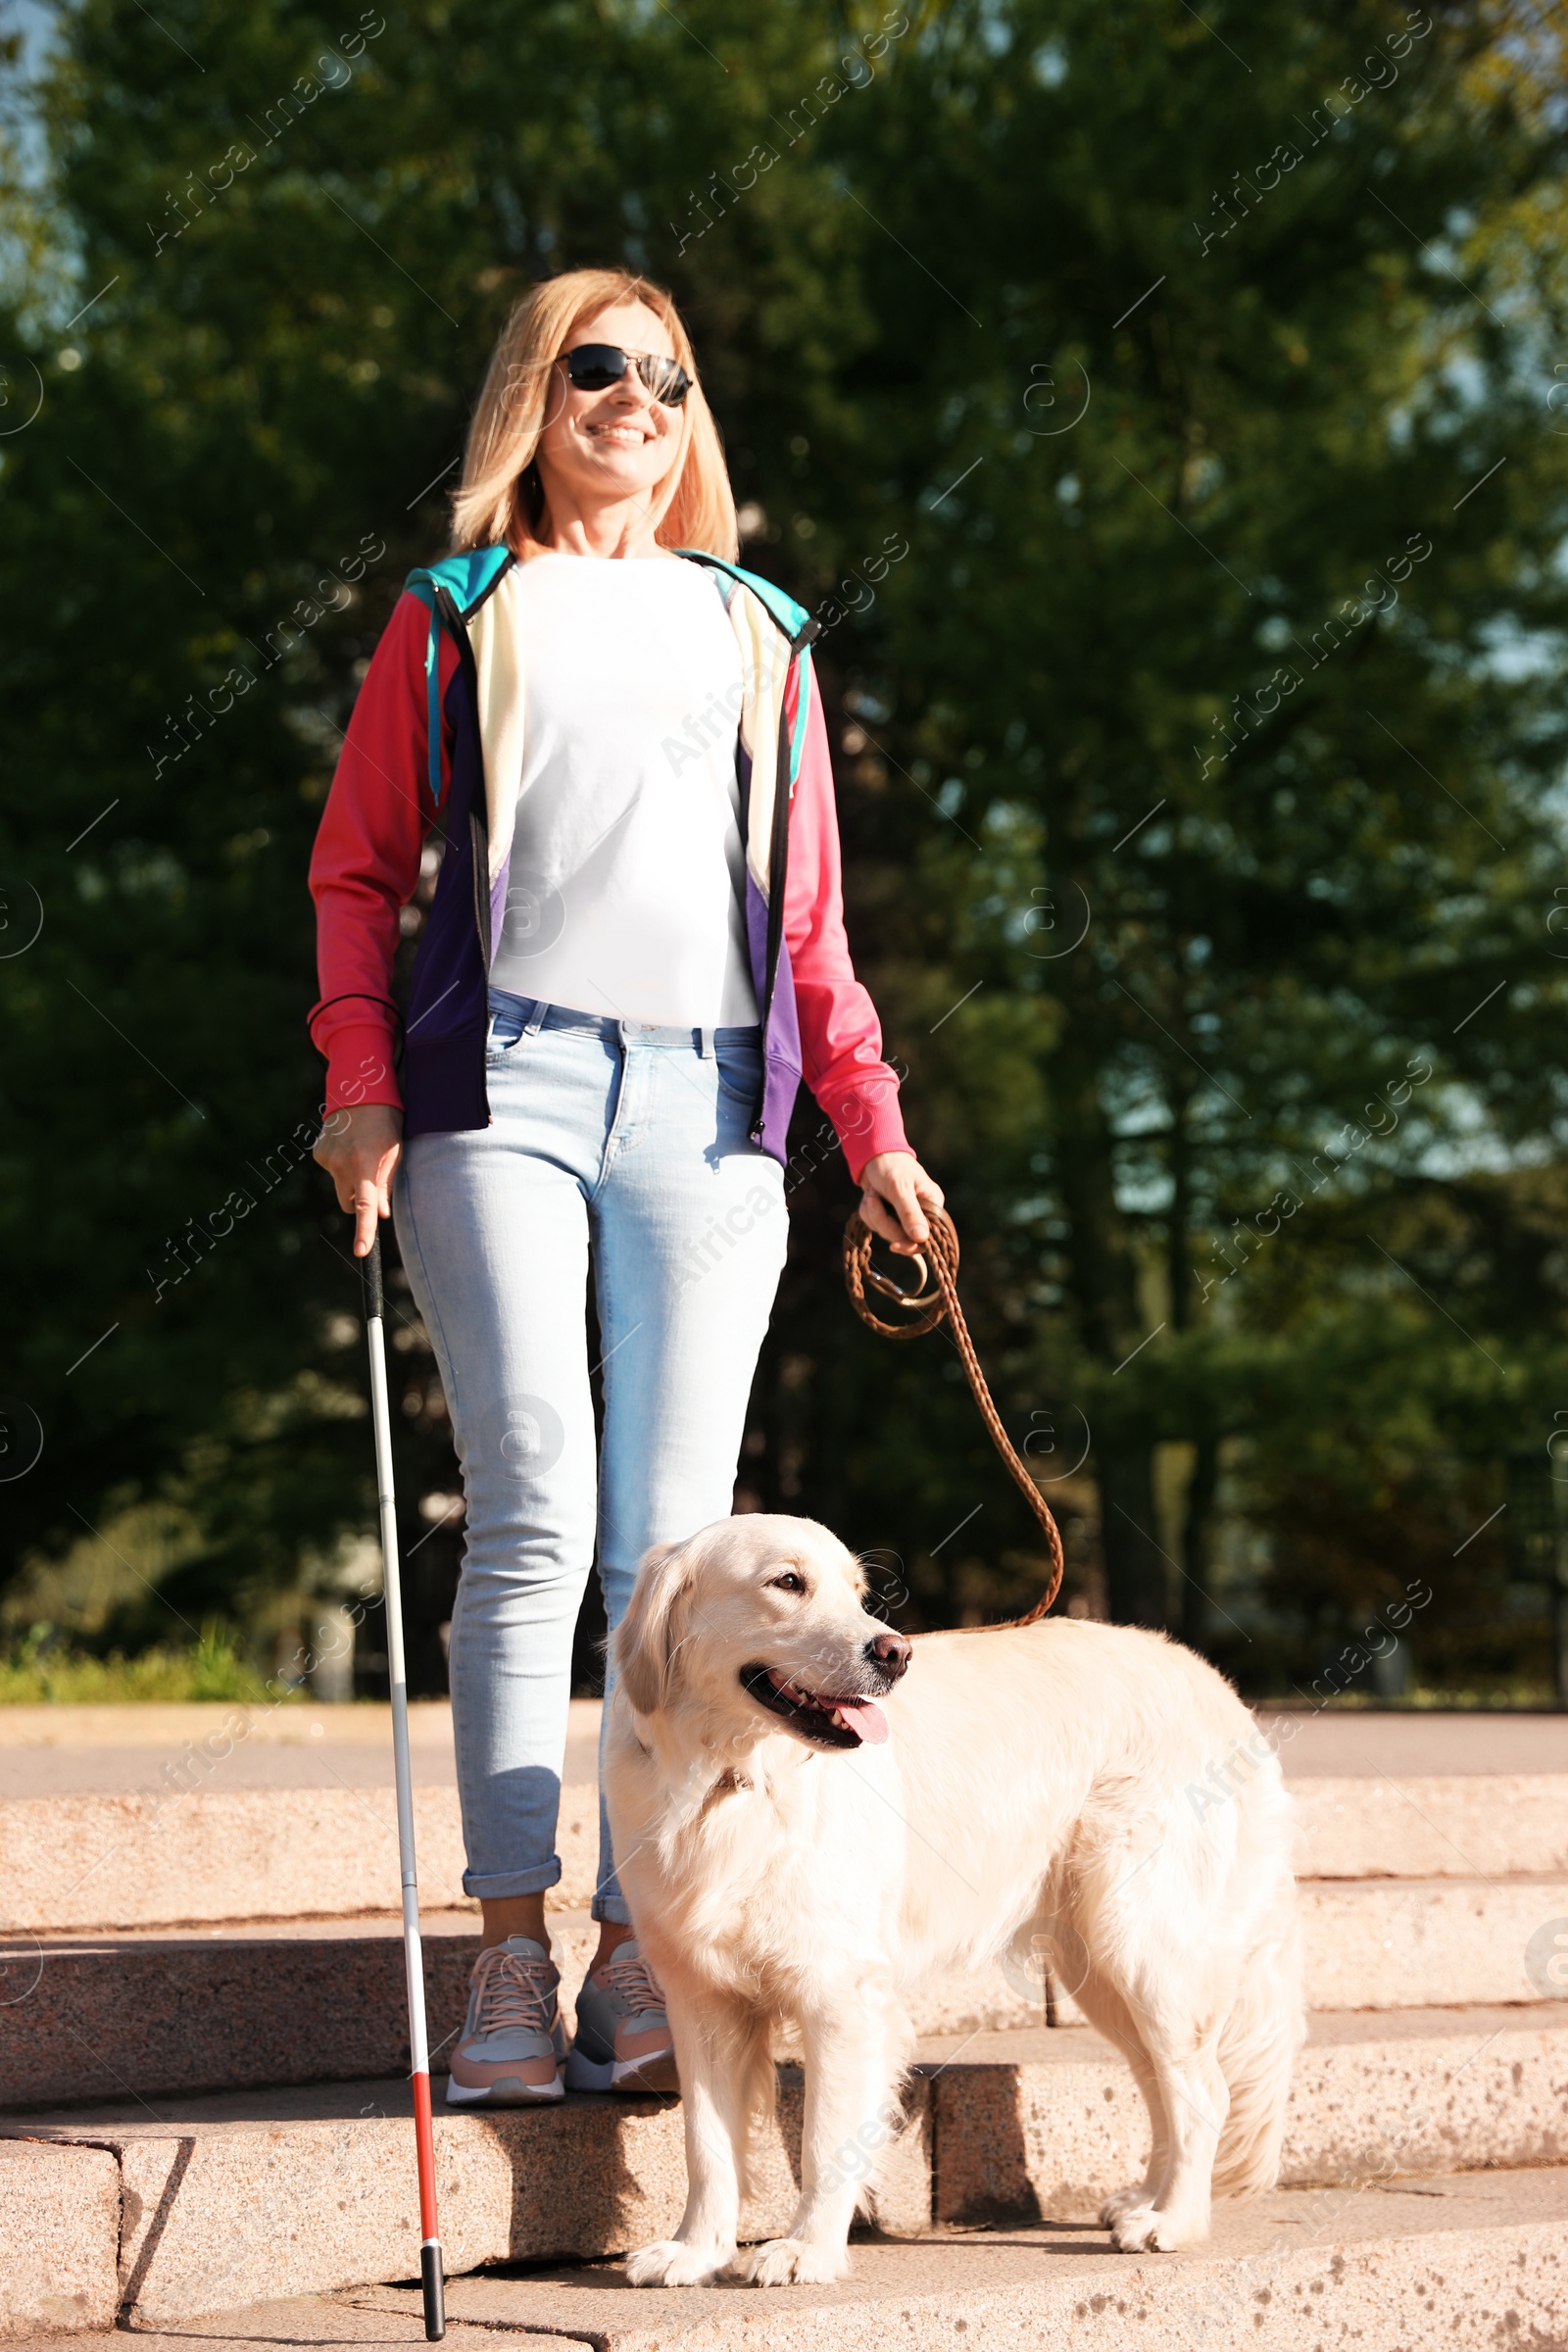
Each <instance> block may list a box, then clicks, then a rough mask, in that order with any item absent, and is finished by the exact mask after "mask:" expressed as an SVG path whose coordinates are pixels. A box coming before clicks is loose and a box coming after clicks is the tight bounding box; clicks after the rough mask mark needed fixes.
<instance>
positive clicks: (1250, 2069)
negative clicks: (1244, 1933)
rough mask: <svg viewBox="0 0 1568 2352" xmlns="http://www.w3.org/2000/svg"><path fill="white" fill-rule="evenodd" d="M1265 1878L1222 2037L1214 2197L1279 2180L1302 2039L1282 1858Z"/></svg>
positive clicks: (1294, 1930) (1293, 1919)
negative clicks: (1224, 2110) (1223, 2103)
mask: <svg viewBox="0 0 1568 2352" xmlns="http://www.w3.org/2000/svg"><path fill="white" fill-rule="evenodd" d="M1271 1876H1272V1879H1273V1884H1272V1886H1271V1887H1270V1889H1269V1892H1268V1895H1267V1897H1266V1898H1265V1900H1264V1903H1263V1906H1262V1909H1261V1912H1260V1914H1259V1918H1258V1923H1257V1929H1256V1932H1255V1934H1254V1935H1253V1936H1252V1938H1251V1941H1250V1945H1249V1948H1248V1953H1247V1958H1246V1960H1245V1962H1244V1964H1243V1967H1242V1975H1241V1989H1240V1990H1239V1992H1238V1994H1237V1997H1236V2005H1235V2007H1234V2008H1233V2009H1232V2011H1231V2013H1230V2016H1229V2017H1228V2018H1227V2019H1226V2021H1225V2027H1224V2031H1223V2032H1222V2034H1220V2041H1219V2051H1218V2057H1219V2064H1220V2071H1221V2073H1222V2074H1223V2075H1224V2077H1225V2082H1226V2085H1227V2087H1228V2088H1229V2091H1230V2094H1231V2104H1230V2113H1229V2115H1228V2116H1227V2118H1226V2121H1225V2130H1224V2131H1223V2133H1222V2134H1221V2136H1220V2143H1219V2148H1218V2151H1217V2153H1216V2155H1215V2159H1214V2188H1215V2192H1216V2194H1218V2195H1220V2196H1227V2197H1247V2196H1257V2195H1259V2194H1261V2193H1262V2192H1263V2191H1264V2190H1266V2189H1270V2188H1272V2187H1273V2186H1274V2183H1275V2181H1276V2180H1278V2179H1279V2170H1280V2147H1281V2143H1282V2142H1283V2140H1284V2137H1285V2109H1286V2103H1287V2101H1288V2100H1289V2098H1290V2093H1291V2076H1292V2074H1293V2072H1294V2070H1295V2066H1296V2053H1297V2051H1298V2050H1299V2048H1300V2046H1301V2043H1302V2041H1303V2040H1304V2038H1305V2034H1306V2021H1305V2018H1304V2016H1303V2014H1302V2009H1301V1934H1300V1924H1299V1919H1298V1916H1297V1908H1296V1882H1295V1880H1294V1878H1293V1877H1292V1875H1291V1872H1290V1869H1289V1866H1288V1865H1287V1864H1286V1863H1285V1862H1284V1861H1283V1858H1281V1860H1280V1862H1279V1863H1278V1864H1277V1866H1276V1868H1275V1870H1274V1872H1273V1873H1272V1874H1271Z"/></svg>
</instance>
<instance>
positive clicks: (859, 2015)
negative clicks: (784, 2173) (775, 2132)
mask: <svg viewBox="0 0 1568 2352" xmlns="http://www.w3.org/2000/svg"><path fill="white" fill-rule="evenodd" d="M833 1995H834V1996H835V1997H830V1998H828V1999H826V2000H825V2001H824V2002H823V2004H822V2006H821V2007H820V2008H819V2009H817V2010H816V2011H815V2012H814V2014H813V2015H811V2016H810V2017H803V2018H802V2019H801V2021H800V2025H801V2039H802V2043H803V2045H804V2055H805V2059H806V2125H805V2130H804V2131H803V2133H802V2137H801V2199H800V2203H799V2204H798V2205H797V2207H796V2209H795V2213H794V2217H793V2219H792V2220H791V2222H790V2229H789V2235H788V2236H787V2237H775V2238H772V2239H770V2240H769V2241H768V2243H767V2244H766V2245H761V2246H757V2247H754V2248H753V2249H752V2251H751V2252H750V2253H749V2254H743V2255H742V2256H741V2257H740V2259H739V2261H738V2262H737V2264H736V2266H735V2267H736V2270H737V2271H738V2273H739V2274H740V2276H741V2277H742V2278H749V2279H750V2280H751V2281H752V2283H753V2285H754V2286H789V2285H793V2284H797V2283H798V2284H802V2285H806V2284H813V2285H814V2284H820V2283H823V2282H825V2281H827V2280H829V2279H833V2278H843V2276H844V2274H845V2272H846V2271H847V2270H848V2269H849V2267H850V2253H849V2235H850V2224H851V2223H852V2222H853V2221H854V2219H855V2209H856V2206H857V2204H858V2202H859V2200H860V2197H861V2195H862V2193H863V2192H864V2190H865V2189H866V2188H867V2187H868V2185H869V2183H870V2182H871V2180H873V2179H874V2177H875V2174H876V2170H877V2161H878V2157H879V2155H880V2152H881V2150H882V2149H883V2148H884V2147H885V2146H886V2145H887V2143H888V2141H889V2140H890V2139H891V2138H892V2137H893V2135H894V2133H895V2131H897V2129H898V2126H899V2122H900V2109H899V2102H898V2098H897V2096H896V2086H897V2083H898V2081H899V2078H900V2076H901V2074H902V2072H903V2064H904V2056H905V2050H906V2046H907V2027H906V2026H905V2023H904V2019H903V2013H902V2011H901V2010H900V2009H899V2007H898V2005H897V2003H896V2002H895V2000H894V1999H893V1996H892V1994H891V1992H878V1991H868V1990H867V1988H866V1987H865V1986H864V1985H858V1986H853V1987H852V1986H848V1985H845V1986H835V1987H833Z"/></svg>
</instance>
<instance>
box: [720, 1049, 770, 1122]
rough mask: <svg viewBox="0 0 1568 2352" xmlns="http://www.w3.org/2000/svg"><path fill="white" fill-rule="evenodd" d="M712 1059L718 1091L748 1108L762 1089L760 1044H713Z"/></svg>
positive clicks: (733, 1101)
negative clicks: (715, 1070)
mask: <svg viewBox="0 0 1568 2352" xmlns="http://www.w3.org/2000/svg"><path fill="white" fill-rule="evenodd" d="M713 1061H714V1064H715V1066H716V1067H717V1070H718V1091H719V1093H720V1094H721V1095H727V1096H728V1097H729V1099H730V1101H731V1102H732V1103H744V1104H745V1105H746V1108H747V1109H748V1110H750V1109H751V1108H752V1106H753V1104H754V1103H756V1101H757V1098H758V1096H759V1095H760V1093H761V1091H762V1049H761V1047H760V1046H715V1047H714V1049H713Z"/></svg>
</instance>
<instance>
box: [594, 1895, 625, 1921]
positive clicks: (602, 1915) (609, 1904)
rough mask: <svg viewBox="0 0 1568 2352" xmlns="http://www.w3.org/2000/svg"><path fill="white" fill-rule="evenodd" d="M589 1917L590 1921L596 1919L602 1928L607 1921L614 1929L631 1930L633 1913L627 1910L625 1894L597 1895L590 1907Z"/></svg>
mask: <svg viewBox="0 0 1568 2352" xmlns="http://www.w3.org/2000/svg"><path fill="white" fill-rule="evenodd" d="M588 1916H589V1918H590V1919H596V1920H597V1921H598V1922H599V1924H600V1926H601V1927H603V1926H604V1924H605V1922H606V1921H607V1920H608V1921H609V1922H610V1923H611V1925H612V1926H613V1927H617V1928H629V1927H630V1926H631V1913H630V1912H629V1911H628V1910H627V1908H626V1897H625V1896H624V1895H623V1894H596V1895H595V1896H594V1899H593V1902H592V1904H591V1905H590V1906H589V1913H588Z"/></svg>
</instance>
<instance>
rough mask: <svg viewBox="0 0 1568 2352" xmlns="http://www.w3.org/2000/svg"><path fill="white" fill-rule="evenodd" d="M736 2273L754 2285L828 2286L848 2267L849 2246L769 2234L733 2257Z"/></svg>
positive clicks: (844, 2273)
mask: <svg viewBox="0 0 1568 2352" xmlns="http://www.w3.org/2000/svg"><path fill="white" fill-rule="evenodd" d="M733 2267H734V2271H735V2276H736V2277H737V2278H746V2279H749V2280H750V2281H751V2283H752V2285H753V2286H830V2285H831V2284H832V2282H833V2280H834V2279H835V2278H843V2277H844V2276H845V2275H846V2273H847V2272H848V2270H849V2267H850V2249H849V2247H848V2246H811V2245H808V2244H807V2243H806V2241H805V2239H804V2238H799V2237H770V2238H769V2239H768V2241H767V2243H766V2245H765V2246H753V2247H752V2249H751V2251H750V2252H749V2253H746V2254H741V2255H738V2256H737V2257H736V2260H735V2263H734V2266H733Z"/></svg>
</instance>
